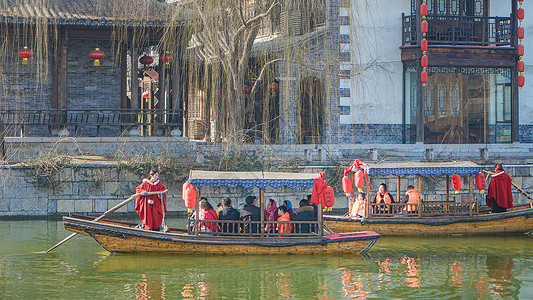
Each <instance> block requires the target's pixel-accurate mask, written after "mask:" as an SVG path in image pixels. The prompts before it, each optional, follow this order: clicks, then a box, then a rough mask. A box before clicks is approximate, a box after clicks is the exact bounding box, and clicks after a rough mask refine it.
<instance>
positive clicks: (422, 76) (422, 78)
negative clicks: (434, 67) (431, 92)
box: [420, 71, 428, 84]
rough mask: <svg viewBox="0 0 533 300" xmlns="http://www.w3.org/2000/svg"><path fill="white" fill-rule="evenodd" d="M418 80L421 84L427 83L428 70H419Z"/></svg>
mask: <svg viewBox="0 0 533 300" xmlns="http://www.w3.org/2000/svg"><path fill="white" fill-rule="evenodd" d="M420 81H422V83H423V84H426V83H428V72H426V71H422V72H420Z"/></svg>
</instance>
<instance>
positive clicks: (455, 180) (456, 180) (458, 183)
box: [452, 174, 461, 194]
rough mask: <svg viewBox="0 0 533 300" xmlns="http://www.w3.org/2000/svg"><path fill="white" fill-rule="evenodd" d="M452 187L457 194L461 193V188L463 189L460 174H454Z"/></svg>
mask: <svg viewBox="0 0 533 300" xmlns="http://www.w3.org/2000/svg"><path fill="white" fill-rule="evenodd" d="M452 188H453V190H454V191H455V193H456V194H459V190H460V189H461V176H459V174H453V175H452Z"/></svg>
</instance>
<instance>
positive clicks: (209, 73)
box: [166, 0, 280, 143]
mask: <svg viewBox="0 0 533 300" xmlns="http://www.w3.org/2000/svg"><path fill="white" fill-rule="evenodd" d="M186 5H187V6H189V8H190V9H191V11H193V13H196V14H197V16H198V17H197V18H196V22H195V24H190V26H189V28H190V30H192V31H194V33H193V34H192V35H191V41H190V42H189V49H192V50H190V51H189V53H188V54H189V55H191V57H192V59H199V60H201V62H202V63H201V64H199V63H194V66H191V68H192V69H194V68H196V70H189V72H190V74H198V72H201V73H203V81H204V82H203V83H202V84H205V85H207V87H206V88H207V89H209V90H210V93H211V94H212V95H216V93H215V92H214V91H222V92H220V95H216V96H210V97H208V98H209V99H210V100H209V101H207V105H208V107H207V108H206V110H207V111H208V113H211V114H214V115H213V116H211V118H213V119H215V120H218V122H219V124H217V126H216V128H212V129H214V130H216V131H218V130H222V131H223V132H222V133H223V134H224V135H225V136H226V138H227V140H228V141H230V142H233V143H239V142H240V141H242V136H243V133H244V129H245V127H246V125H245V122H246V120H245V119H246V115H247V114H248V113H250V112H251V110H253V101H246V98H247V97H246V95H245V94H244V93H243V88H244V86H245V82H247V83H248V84H249V85H251V93H250V96H249V98H251V99H252V98H253V95H254V94H255V93H256V91H257V90H258V89H259V85H260V83H261V82H262V80H263V79H264V77H265V75H264V74H265V69H266V68H268V67H269V66H270V65H271V64H272V63H273V62H275V61H278V60H279V59H272V60H270V61H264V62H262V63H261V67H260V68H259V70H256V71H257V72H251V69H250V59H251V55H252V46H253V44H254V41H255V40H256V38H257V34H258V32H259V30H260V25H261V22H262V21H263V20H264V19H266V18H270V17H272V15H273V13H275V12H276V8H279V6H280V2H279V0H270V1H264V0H193V1H192V3H188V4H186ZM177 11H178V13H181V12H180V10H177ZM277 12H278V13H279V9H278V10H277ZM170 40H172V38H171V37H169V38H167V39H166V41H167V43H168V42H170ZM208 119H209V118H208ZM220 123H221V124H220ZM211 134H212V135H218V133H217V132H211Z"/></svg>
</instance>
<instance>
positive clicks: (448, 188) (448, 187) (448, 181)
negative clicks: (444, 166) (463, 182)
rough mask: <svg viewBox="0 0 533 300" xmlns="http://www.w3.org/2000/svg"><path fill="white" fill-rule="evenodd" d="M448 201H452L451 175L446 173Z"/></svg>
mask: <svg viewBox="0 0 533 300" xmlns="http://www.w3.org/2000/svg"><path fill="white" fill-rule="evenodd" d="M446 201H450V175H446Z"/></svg>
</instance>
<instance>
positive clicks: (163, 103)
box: [154, 52, 168, 123]
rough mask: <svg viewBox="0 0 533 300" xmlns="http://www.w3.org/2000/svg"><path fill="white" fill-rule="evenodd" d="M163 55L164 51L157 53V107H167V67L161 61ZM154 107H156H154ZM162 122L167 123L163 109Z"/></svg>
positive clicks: (166, 113) (166, 115)
mask: <svg viewBox="0 0 533 300" xmlns="http://www.w3.org/2000/svg"><path fill="white" fill-rule="evenodd" d="M163 55H165V53H164V52H163V53H159V103H158V104H157V106H158V107H157V108H158V109H159V108H162V109H165V110H166V109H168V97H167V94H166V86H165V85H166V79H167V69H166V67H165V63H163V62H162V61H161V56H163ZM154 108H156V107H154ZM162 121H163V123H167V121H168V112H167V111H165V112H164V114H163V120H162Z"/></svg>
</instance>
